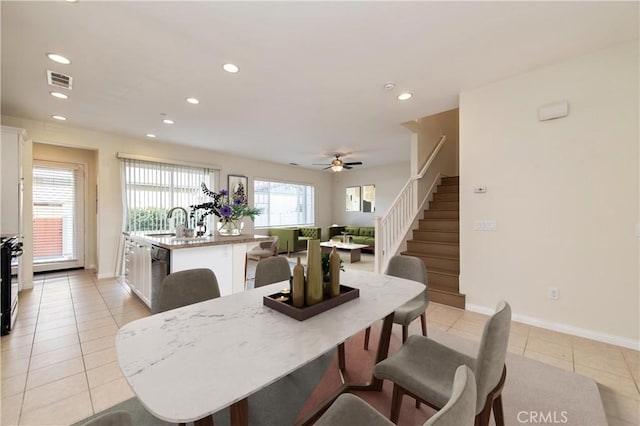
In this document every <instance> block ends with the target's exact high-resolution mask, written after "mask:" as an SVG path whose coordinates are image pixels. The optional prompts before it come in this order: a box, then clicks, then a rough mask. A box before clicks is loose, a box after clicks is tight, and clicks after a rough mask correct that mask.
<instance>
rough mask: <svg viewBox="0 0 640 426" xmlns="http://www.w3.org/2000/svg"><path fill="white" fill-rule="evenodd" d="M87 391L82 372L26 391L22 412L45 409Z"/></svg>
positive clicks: (85, 378)
mask: <svg viewBox="0 0 640 426" xmlns="http://www.w3.org/2000/svg"><path fill="white" fill-rule="evenodd" d="M87 390H89V388H88V386H87V376H86V375H85V373H84V371H83V372H82V373H79V374H75V375H73V376H69V377H65V378H64V379H60V380H57V381H55V382H51V383H48V384H46V385H43V386H39V387H37V388H33V389H28V390H27V391H26V392H25V393H24V402H23V404H22V412H23V413H26V412H29V411H33V410H36V409H38V408H42V407H46V406H47V405H50V404H53V403H54V402H57V401H60V400H62V399H65V398H68V397H70V396H73V395H76V394H79V393H81V392H84V391H87Z"/></svg>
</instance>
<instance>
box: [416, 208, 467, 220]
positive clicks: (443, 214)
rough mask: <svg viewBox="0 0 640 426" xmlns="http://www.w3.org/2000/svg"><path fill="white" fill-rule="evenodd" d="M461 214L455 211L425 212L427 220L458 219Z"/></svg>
mask: <svg viewBox="0 0 640 426" xmlns="http://www.w3.org/2000/svg"><path fill="white" fill-rule="evenodd" d="M459 217H460V213H459V212H457V211H454V210H425V211H424V218H425V219H456V220H457V219H458V218H459Z"/></svg>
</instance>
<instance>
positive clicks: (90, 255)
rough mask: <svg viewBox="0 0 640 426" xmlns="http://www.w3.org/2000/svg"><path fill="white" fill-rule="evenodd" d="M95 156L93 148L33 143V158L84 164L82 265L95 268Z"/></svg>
mask: <svg viewBox="0 0 640 426" xmlns="http://www.w3.org/2000/svg"><path fill="white" fill-rule="evenodd" d="M96 157H97V151H95V150H86V149H77V148H68V147H64V146H59V145H47V144H42V143H34V144H33V159H34V160H43V161H54V162H66V163H73V164H82V165H83V166H84V175H85V185H84V200H85V202H84V204H85V206H84V212H85V213H84V228H85V235H84V265H85V268H87V269H95V267H96V247H97V244H96V235H97V222H96V220H95V218H96V216H97V210H96V199H97V194H96V186H97V170H96Z"/></svg>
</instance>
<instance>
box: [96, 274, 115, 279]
mask: <svg viewBox="0 0 640 426" xmlns="http://www.w3.org/2000/svg"><path fill="white" fill-rule="evenodd" d="M96 278H98V279H99V280H104V279H105V278H115V274H113V273H109V272H103V273H98V274H96Z"/></svg>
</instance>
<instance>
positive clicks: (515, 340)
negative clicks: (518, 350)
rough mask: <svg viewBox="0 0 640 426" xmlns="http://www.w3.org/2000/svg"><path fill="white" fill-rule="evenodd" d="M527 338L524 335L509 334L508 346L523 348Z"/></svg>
mask: <svg viewBox="0 0 640 426" xmlns="http://www.w3.org/2000/svg"><path fill="white" fill-rule="evenodd" d="M527 340H528V337H527V335H526V334H520V333H509V344H510V345H514V346H519V347H522V348H524V347H525V346H526V345H527Z"/></svg>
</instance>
